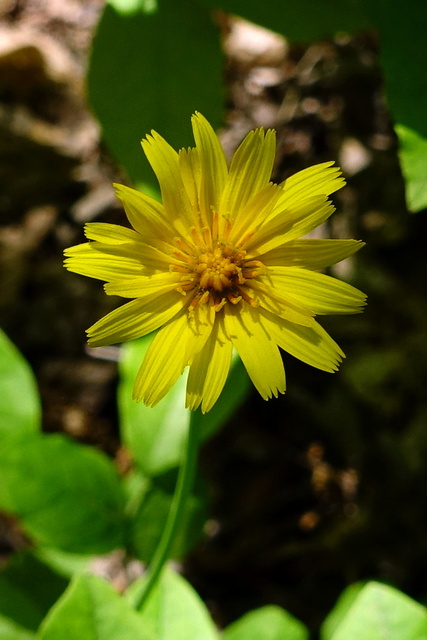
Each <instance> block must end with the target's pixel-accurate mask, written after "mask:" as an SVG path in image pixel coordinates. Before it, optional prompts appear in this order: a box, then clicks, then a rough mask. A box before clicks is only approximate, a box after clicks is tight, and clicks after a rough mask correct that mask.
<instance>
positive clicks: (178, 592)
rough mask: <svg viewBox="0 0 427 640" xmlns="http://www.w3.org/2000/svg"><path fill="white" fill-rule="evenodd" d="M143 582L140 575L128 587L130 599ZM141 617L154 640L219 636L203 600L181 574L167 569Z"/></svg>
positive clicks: (202, 639) (213, 638) (215, 639)
mask: <svg viewBox="0 0 427 640" xmlns="http://www.w3.org/2000/svg"><path fill="white" fill-rule="evenodd" d="M144 583H145V579H144V577H143V578H140V579H139V580H137V581H136V582H135V583H134V584H133V585H132V586H131V587H130V589H129V590H128V594H127V596H128V598H129V600H130V601H131V602H134V601H136V599H137V598H138V594H139V592H140V590H141V589H142V588H143V585H144ZM141 617H142V620H143V621H144V623H145V625H146V628H147V629H149V630H150V632H151V634H152V636H153V637H154V638H156V640H172V639H173V640H189V638H191V640H219V636H218V633H217V631H216V628H215V625H214V623H213V622H212V619H211V617H210V615H209V612H208V610H207V609H206V606H205V604H204V603H203V602H202V600H201V599H200V597H199V596H198V595H197V593H196V592H195V591H194V589H193V588H192V587H191V585H190V584H189V583H188V582H187V581H186V580H184V578H182V577H181V576H180V575H178V574H177V573H175V572H173V571H170V570H169V569H165V570H164V571H163V573H162V575H161V578H160V580H159V582H158V583H157V585H156V587H155V588H154V589H153V591H152V593H151V594H150V597H149V599H148V601H147V602H146V604H145V605H144V608H143V611H142V613H141Z"/></svg>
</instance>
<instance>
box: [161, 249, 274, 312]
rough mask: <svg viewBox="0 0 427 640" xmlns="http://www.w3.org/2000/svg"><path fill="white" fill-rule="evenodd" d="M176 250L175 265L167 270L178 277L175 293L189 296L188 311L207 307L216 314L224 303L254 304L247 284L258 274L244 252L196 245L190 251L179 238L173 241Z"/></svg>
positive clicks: (256, 264)
mask: <svg viewBox="0 0 427 640" xmlns="http://www.w3.org/2000/svg"><path fill="white" fill-rule="evenodd" d="M175 243H176V244H177V245H178V246H179V248H180V249H179V250H177V251H174V256H175V258H177V259H178V261H179V264H172V265H171V267H170V268H171V270H172V271H176V272H178V273H181V274H182V277H181V280H180V284H179V286H178V287H177V291H179V292H180V293H182V294H183V295H187V294H191V295H192V296H193V297H192V300H191V303H190V307H189V309H190V311H191V310H192V309H194V308H195V307H196V306H197V305H198V304H204V303H209V304H211V305H212V306H213V307H214V308H215V311H219V310H220V309H222V307H223V306H224V305H225V304H226V303H227V302H231V303H232V304H238V303H239V302H240V301H241V300H246V302H248V303H249V304H251V305H252V306H257V303H256V301H255V300H254V299H253V298H252V297H251V296H250V295H249V294H248V280H250V279H251V278H254V277H256V276H257V275H259V274H260V272H261V270H262V264H261V262H259V261H258V260H254V259H252V258H247V257H246V251H245V250H244V249H241V248H238V247H234V246H232V245H230V244H227V243H225V242H219V241H217V242H216V245H215V246H213V243H209V245H210V246H209V245H208V244H207V243H206V244H205V243H203V246H200V245H201V244H202V243H197V244H196V246H194V247H190V246H189V244H190V243H188V244H187V243H185V242H184V241H183V240H181V239H180V238H176V239H175Z"/></svg>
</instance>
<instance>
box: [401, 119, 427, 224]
mask: <svg viewBox="0 0 427 640" xmlns="http://www.w3.org/2000/svg"><path fill="white" fill-rule="evenodd" d="M395 130H396V133H397V135H398V136H399V158H400V162H401V165H402V172H403V175H404V178H405V183H406V202H407V205H408V209H409V210H410V211H414V212H416V211H421V210H422V209H427V171H426V165H427V136H426V137H423V136H421V135H420V134H418V133H417V132H416V131H414V130H413V129H410V128H409V127H405V126H404V125H401V124H398V125H396V126H395Z"/></svg>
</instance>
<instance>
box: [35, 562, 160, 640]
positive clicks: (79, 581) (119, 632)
mask: <svg viewBox="0 0 427 640" xmlns="http://www.w3.org/2000/svg"><path fill="white" fill-rule="evenodd" d="M38 637H39V638H40V640H64V639H66V640H154V637H153V636H152V635H151V634H149V632H148V631H147V630H146V625H145V624H144V622H143V620H142V618H141V616H139V615H138V614H137V613H136V612H135V611H134V610H133V609H132V608H131V607H130V605H129V604H128V603H127V602H126V600H125V599H124V598H122V597H120V596H119V595H118V593H117V592H116V591H115V590H114V589H113V587H112V586H111V585H109V584H108V583H107V582H105V581H104V580H102V579H101V578H98V577H96V576H91V575H79V576H76V578H75V579H74V580H73V581H72V583H71V584H70V586H69V588H68V589H67V591H66V592H65V593H64V595H63V596H62V597H61V598H60V600H59V601H58V602H57V603H56V605H55V606H54V607H53V608H52V609H51V611H50V612H49V614H48V615H47V617H46V619H45V620H44V622H43V624H42V626H41V628H40V631H39V636H38Z"/></svg>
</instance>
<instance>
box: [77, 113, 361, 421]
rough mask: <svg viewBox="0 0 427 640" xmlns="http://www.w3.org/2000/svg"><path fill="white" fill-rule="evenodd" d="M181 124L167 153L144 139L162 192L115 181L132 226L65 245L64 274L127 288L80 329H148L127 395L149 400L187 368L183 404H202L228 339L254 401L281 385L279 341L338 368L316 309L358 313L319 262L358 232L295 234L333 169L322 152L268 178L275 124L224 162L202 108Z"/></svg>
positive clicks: (227, 355)
mask: <svg viewBox="0 0 427 640" xmlns="http://www.w3.org/2000/svg"><path fill="white" fill-rule="evenodd" d="M192 127H193V133H194V138H195V143H196V146H195V148H189V149H181V150H180V151H179V152H176V151H175V150H174V149H173V148H172V147H171V146H170V145H169V144H168V143H167V142H166V141H165V140H164V139H163V138H162V137H161V136H160V135H159V134H158V133H156V132H154V131H152V132H151V134H150V135H148V136H147V137H146V139H144V140H143V141H142V147H143V149H144V152H145V154H146V156H147V158H148V161H149V162H150V164H151V166H152V168H153V170H154V172H155V173H156V176H157V178H158V181H159V184H160V189H161V195H162V202H163V203H162V204H160V203H159V202H157V201H156V200H154V199H152V198H150V197H149V196H148V195H145V194H143V193H140V192H138V191H136V190H134V189H131V188H129V187H126V186H123V185H115V187H116V194H117V196H118V198H119V199H120V200H121V201H122V203H123V206H124V209H125V212H126V214H127V217H128V219H129V222H130V224H131V226H132V229H129V228H124V227H121V226H118V225H113V224H103V223H90V224H87V225H86V229H85V230H86V236H87V238H88V239H89V240H90V242H87V243H85V244H81V245H78V246H75V247H72V248H70V249H67V250H66V252H65V254H66V257H67V259H66V267H67V268H68V269H69V270H70V271H74V272H76V273H80V274H82V275H85V276H90V277H92V278H99V279H100V280H104V281H106V284H105V291H106V293H107V294H109V295H116V296H123V297H125V298H132V300H131V301H130V302H127V303H126V304H124V305H123V306H121V307H119V308H118V309H116V310H115V311H113V312H112V313H109V314H108V315H106V316H105V317H104V318H102V319H101V320H99V321H98V322H96V323H95V324H94V325H93V326H92V327H91V328H90V329H89V330H88V337H89V344H90V345H91V346H93V347H97V346H102V345H108V344H114V343H121V342H124V341H127V340H132V339H134V338H138V337H140V336H143V335H146V334H148V333H150V332H151V331H155V330H156V329H159V331H158V333H157V334H156V336H155V337H154V339H153V340H152V342H151V345H150V347H149V349H148V351H147V353H146V356H145V358H144V360H143V362H142V364H141V367H140V369H139V371H138V373H137V376H136V380H135V387H134V398H135V399H136V400H137V401H139V400H142V401H144V403H146V404H147V405H149V406H153V405H155V404H156V403H157V402H159V400H161V399H162V398H163V397H164V396H165V394H166V393H167V392H168V391H169V390H170V389H171V387H172V386H173V385H174V384H175V382H176V380H177V379H178V377H179V376H180V375H181V374H182V372H183V370H184V369H185V367H187V366H189V367H190V370H189V376H188V382H187V400H186V403H187V406H188V407H189V408H190V409H197V408H198V407H199V406H201V410H202V411H203V412H206V411H209V409H211V408H212V406H213V405H214V403H215V402H216V400H217V398H218V396H219V394H220V393H221V391H222V388H223V386H224V383H225V381H226V378H227V375H228V372H229V369H230V363H231V357H232V351H233V348H234V349H235V350H236V351H237V352H238V354H239V356H240V358H241V359H242V361H243V364H244V366H245V367H246V370H247V372H248V374H249V376H250V378H251V380H252V382H253V384H254V385H255V387H256V388H257V390H258V391H259V393H260V394H261V396H262V397H263V398H264V399H265V400H267V399H269V398H271V397H272V396H276V397H277V396H278V394H279V393H284V391H285V386H286V384H285V371H284V366H283V362H282V356H281V353H280V351H279V348H280V349H283V350H284V351H286V352H288V353H290V354H291V355H293V356H295V357H296V358H299V359H300V360H302V361H303V362H305V363H307V364H309V365H311V366H313V367H317V368H318V369H321V370H323V371H329V372H332V371H335V370H336V369H337V368H338V365H339V363H340V361H341V359H342V358H343V357H344V354H343V352H342V351H341V349H340V348H339V346H338V345H337V344H336V343H335V342H334V340H333V339H332V338H331V337H330V336H329V335H328V334H327V333H326V331H325V330H324V329H323V328H322V327H321V326H320V325H319V324H318V323H317V321H316V320H315V316H316V315H322V314H345V313H357V312H359V311H361V310H362V308H363V305H364V303H365V296H364V294H363V293H361V292H360V291H358V290H357V289H355V288H354V287H352V286H351V285H349V284H347V283H344V282H341V281H339V280H336V279H335V278H332V277H330V276H328V275H325V274H323V273H320V272H319V270H322V269H324V268H325V267H327V266H329V265H331V264H334V263H336V262H339V261H340V260H343V259H344V258H347V257H348V256H351V255H352V254H354V253H355V252H356V251H358V249H360V248H361V246H362V245H363V243H362V242H359V241H356V240H320V239H310V238H303V239H301V236H305V235H306V234H308V233H310V232H311V231H312V230H313V229H315V228H316V227H317V226H318V225H320V224H321V223H323V222H324V221H325V220H326V219H327V218H329V216H330V215H331V213H332V212H333V211H334V207H333V205H332V203H331V202H330V201H329V200H328V198H327V196H328V195H329V194H331V193H333V192H334V191H336V190H337V189H340V188H341V187H342V186H343V185H344V180H343V178H342V177H340V171H339V169H337V168H335V167H333V166H332V164H333V163H332V162H326V163H323V164H318V165H315V166H313V167H310V168H308V169H305V170H303V171H300V172H299V173H297V174H295V175H293V176H292V177H290V178H288V179H287V180H286V181H285V182H284V183H282V184H273V183H272V182H270V176H271V172H272V167H273V162H274V157H275V133H274V131H272V130H268V131H264V130H263V129H262V128H260V129H256V130H254V131H251V132H250V133H249V134H248V135H247V136H246V138H245V139H244V140H243V142H242V143H241V145H240V147H239V148H238V149H237V151H236V153H235V154H234V156H233V158H232V160H231V163H230V166H228V165H227V162H226V159H225V156H224V152H223V150H222V148H221V144H220V142H219V139H218V137H217V135H216V134H215V132H214V130H213V129H212V127H211V126H210V124H209V123H208V122H207V120H206V119H205V118H204V117H203V116H202V115H201V114H199V113H196V114H195V115H194V116H193V117H192Z"/></svg>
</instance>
